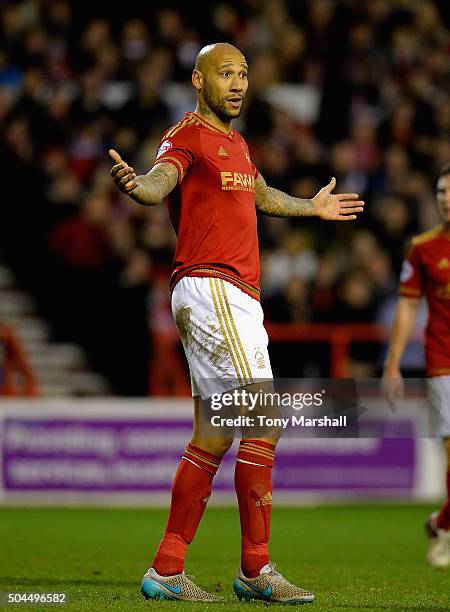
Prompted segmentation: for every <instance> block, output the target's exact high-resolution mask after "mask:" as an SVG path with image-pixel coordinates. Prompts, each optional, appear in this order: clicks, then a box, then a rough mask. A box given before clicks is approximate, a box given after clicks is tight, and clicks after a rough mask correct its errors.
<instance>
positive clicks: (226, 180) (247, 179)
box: [220, 172, 255, 191]
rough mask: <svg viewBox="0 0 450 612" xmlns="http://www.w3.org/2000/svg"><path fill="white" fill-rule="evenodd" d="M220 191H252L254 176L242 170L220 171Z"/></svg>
mask: <svg viewBox="0 0 450 612" xmlns="http://www.w3.org/2000/svg"><path fill="white" fill-rule="evenodd" d="M220 179H221V183H222V191H254V190H255V177H254V176H253V175H252V174H244V173H243V172H221V173H220Z"/></svg>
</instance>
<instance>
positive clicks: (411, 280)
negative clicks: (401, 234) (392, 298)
mask: <svg viewBox="0 0 450 612" xmlns="http://www.w3.org/2000/svg"><path fill="white" fill-rule="evenodd" d="M399 293H400V295H401V296H403V297H410V298H419V297H420V296H421V295H422V294H423V272H422V262H421V257H420V249H419V248H418V247H417V246H415V245H414V243H413V244H412V245H411V247H410V248H409V251H408V253H407V255H406V257H405V260H404V261H403V265H402V270H401V272H400V290H399Z"/></svg>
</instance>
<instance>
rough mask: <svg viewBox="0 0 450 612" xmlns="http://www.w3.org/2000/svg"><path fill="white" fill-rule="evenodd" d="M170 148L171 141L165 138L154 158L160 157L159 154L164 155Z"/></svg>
mask: <svg viewBox="0 0 450 612" xmlns="http://www.w3.org/2000/svg"><path fill="white" fill-rule="evenodd" d="M171 148H172V143H171V142H170V140H165V141H164V142H162V143H161V146H160V147H159V149H158V152H157V154H156V159H158V157H161V155H164V153H167V151H168V150H169V149H171Z"/></svg>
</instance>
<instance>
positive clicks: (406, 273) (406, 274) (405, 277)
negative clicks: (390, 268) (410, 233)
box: [400, 259, 414, 283]
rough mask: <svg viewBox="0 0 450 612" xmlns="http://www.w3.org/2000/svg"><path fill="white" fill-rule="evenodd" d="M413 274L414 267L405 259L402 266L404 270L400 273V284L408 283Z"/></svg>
mask: <svg viewBox="0 0 450 612" xmlns="http://www.w3.org/2000/svg"><path fill="white" fill-rule="evenodd" d="M413 274H414V268H413V266H412V265H411V264H410V263H409V261H408V260H407V259H405V261H404V262H403V265H402V270H401V272H400V282H402V283H407V282H408V281H409V280H410V279H411V278H412V277H413Z"/></svg>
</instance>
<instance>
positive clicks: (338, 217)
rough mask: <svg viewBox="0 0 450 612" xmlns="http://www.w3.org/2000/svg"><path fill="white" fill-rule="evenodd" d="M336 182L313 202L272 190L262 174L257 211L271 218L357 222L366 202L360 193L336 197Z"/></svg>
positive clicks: (329, 185) (313, 199)
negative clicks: (360, 198)
mask: <svg viewBox="0 0 450 612" xmlns="http://www.w3.org/2000/svg"><path fill="white" fill-rule="evenodd" d="M335 186H336V179H335V178H332V179H331V181H330V182H329V184H328V185H327V186H326V187H322V189H321V190H320V191H319V192H318V193H317V194H316V195H315V196H314V197H313V198H311V199H305V200H304V199H302V198H294V197H293V196H290V195H288V194H287V193H284V192H283V191H279V190H278V189H274V188H273V187H268V186H267V185H266V181H265V180H264V179H263V177H262V176H261V174H260V175H259V176H258V178H257V179H256V208H257V209H258V210H259V211H260V212H262V213H263V214H265V215H269V216H271V217H319V218H320V219H327V220H329V221H353V220H354V219H356V214H354V213H359V212H362V211H363V210H364V202H362V201H361V200H359V199H358V198H359V196H358V194H356V193H340V194H332V193H331V192H332V191H333V189H334V187H335Z"/></svg>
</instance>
